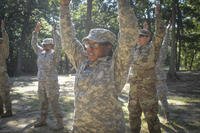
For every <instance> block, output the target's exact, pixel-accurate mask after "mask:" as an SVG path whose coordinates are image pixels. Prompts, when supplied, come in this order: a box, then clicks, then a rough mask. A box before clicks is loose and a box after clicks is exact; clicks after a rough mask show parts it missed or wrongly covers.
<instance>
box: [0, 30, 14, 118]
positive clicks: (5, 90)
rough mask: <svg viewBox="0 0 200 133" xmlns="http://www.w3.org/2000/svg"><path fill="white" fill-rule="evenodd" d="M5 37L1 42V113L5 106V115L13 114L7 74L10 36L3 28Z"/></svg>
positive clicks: (0, 113)
mask: <svg viewBox="0 0 200 133" xmlns="http://www.w3.org/2000/svg"><path fill="white" fill-rule="evenodd" d="M2 35H3V38H1V41H2V43H0V115H2V116H3V113H4V109H3V106H5V109H6V113H5V115H9V116H10V115H12V108H11V99H10V88H11V87H10V84H9V77H8V74H7V66H6V59H7V58H8V56H9V38H8V34H7V32H6V31H5V29H2Z"/></svg>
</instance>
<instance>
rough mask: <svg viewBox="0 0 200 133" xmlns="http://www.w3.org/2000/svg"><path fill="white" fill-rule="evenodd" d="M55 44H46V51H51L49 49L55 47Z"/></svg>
mask: <svg viewBox="0 0 200 133" xmlns="http://www.w3.org/2000/svg"><path fill="white" fill-rule="evenodd" d="M53 46H54V45H53V44H44V45H43V49H44V50H45V51H49V50H51V49H53Z"/></svg>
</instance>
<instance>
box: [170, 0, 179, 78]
mask: <svg viewBox="0 0 200 133" xmlns="http://www.w3.org/2000/svg"><path fill="white" fill-rule="evenodd" d="M175 3H176V2H175V0H174V1H173V3H172V46H171V56H170V66H169V71H168V77H169V79H171V80H176V79H177V78H178V77H177V74H176V38H175V36H176V33H175V23H176V5H175Z"/></svg>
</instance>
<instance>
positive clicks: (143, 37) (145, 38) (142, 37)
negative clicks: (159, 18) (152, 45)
mask: <svg viewBox="0 0 200 133" xmlns="http://www.w3.org/2000/svg"><path fill="white" fill-rule="evenodd" d="M149 41H150V36H148V35H139V37H138V39H137V43H138V44H139V45H142V46H143V45H146V44H148V42H149Z"/></svg>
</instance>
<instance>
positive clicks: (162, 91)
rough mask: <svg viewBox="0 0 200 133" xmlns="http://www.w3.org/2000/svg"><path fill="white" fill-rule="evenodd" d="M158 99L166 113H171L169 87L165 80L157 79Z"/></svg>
mask: <svg viewBox="0 0 200 133" xmlns="http://www.w3.org/2000/svg"><path fill="white" fill-rule="evenodd" d="M156 89H157V95H158V99H159V101H160V102H161V105H162V108H163V110H164V113H165V115H168V114H169V104H168V102H167V93H168V87H167V84H166V81H165V80H160V81H157V84H156Z"/></svg>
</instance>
